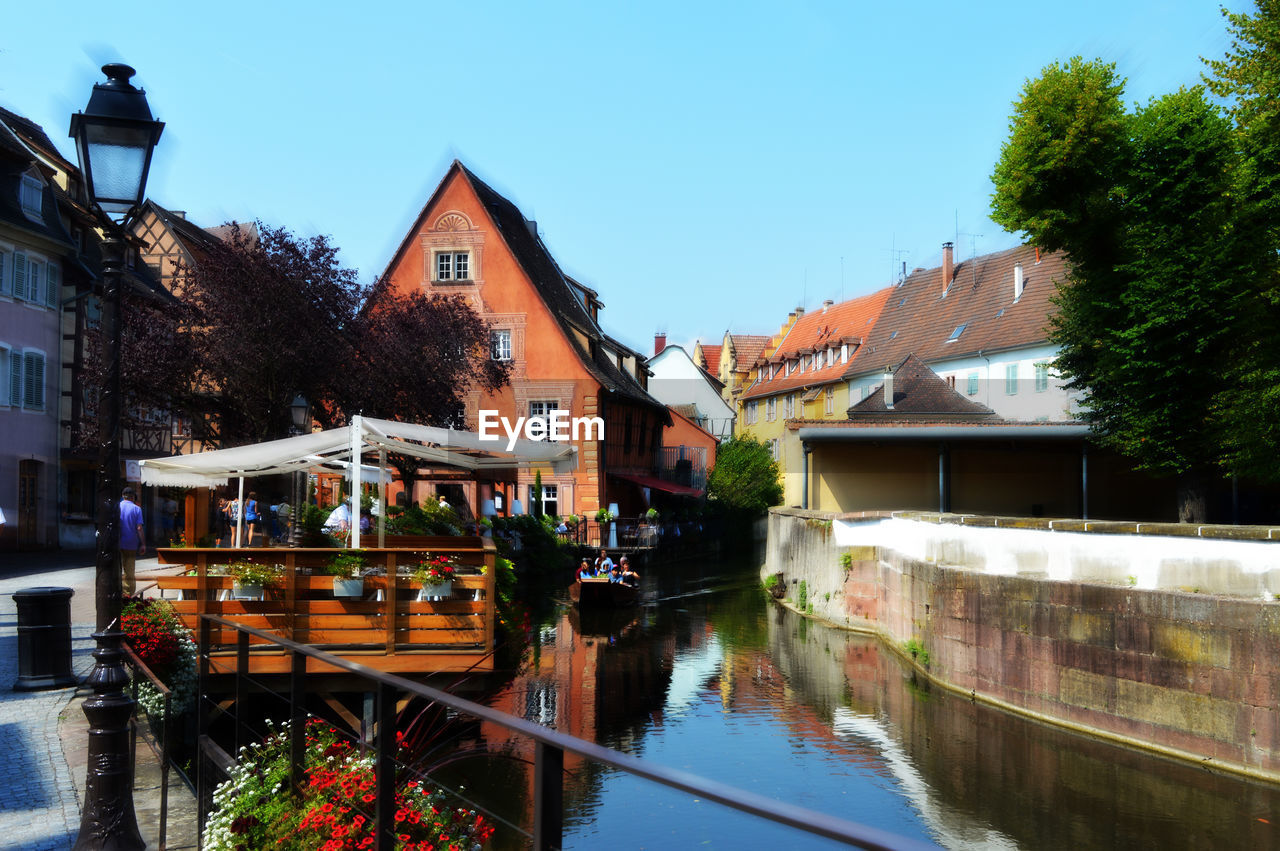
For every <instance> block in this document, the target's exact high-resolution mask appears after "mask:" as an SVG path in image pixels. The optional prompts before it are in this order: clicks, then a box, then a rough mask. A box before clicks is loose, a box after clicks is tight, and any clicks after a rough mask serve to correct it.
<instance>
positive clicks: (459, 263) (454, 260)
mask: <svg viewBox="0 0 1280 851" xmlns="http://www.w3.org/2000/svg"><path fill="white" fill-rule="evenodd" d="M436 280H437V281H469V280H471V253H470V252H467V251H441V252H438V253H437V254H436Z"/></svg>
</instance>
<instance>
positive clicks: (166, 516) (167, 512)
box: [160, 497, 178, 546]
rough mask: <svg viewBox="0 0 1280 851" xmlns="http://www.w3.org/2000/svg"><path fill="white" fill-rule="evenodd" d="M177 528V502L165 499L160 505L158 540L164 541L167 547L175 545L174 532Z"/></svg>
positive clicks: (170, 498) (169, 498)
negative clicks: (159, 533) (159, 532)
mask: <svg viewBox="0 0 1280 851" xmlns="http://www.w3.org/2000/svg"><path fill="white" fill-rule="evenodd" d="M177 528H178V501H177V500H176V499H173V498H172V497H167V498H165V500H164V502H163V503H161V505H160V530H161V533H162V534H161V537H160V540H162V541H165V542H166V543H168V544H169V546H173V545H174V544H175V543H177V538H176V537H174V532H175V531H176V530H177Z"/></svg>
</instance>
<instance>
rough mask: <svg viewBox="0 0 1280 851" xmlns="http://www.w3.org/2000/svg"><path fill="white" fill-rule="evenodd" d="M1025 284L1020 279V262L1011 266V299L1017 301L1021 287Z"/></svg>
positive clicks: (1020, 295) (1020, 296)
mask: <svg viewBox="0 0 1280 851" xmlns="http://www.w3.org/2000/svg"><path fill="white" fill-rule="evenodd" d="M1023 286H1025V284H1024V283H1023V279H1022V264H1021V263H1019V264H1017V265H1016V266H1014V267H1013V300H1014V301H1017V300H1018V299H1020V298H1022V288H1023Z"/></svg>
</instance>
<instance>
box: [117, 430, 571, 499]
mask: <svg viewBox="0 0 1280 851" xmlns="http://www.w3.org/2000/svg"><path fill="white" fill-rule="evenodd" d="M357 429H358V430H359V434H356V433H355V432H356V430H357ZM353 447H359V449H358V450H355V451H358V452H361V453H362V452H364V451H369V450H373V451H376V450H378V449H385V450H386V451H387V452H392V453H399V454H402V455H411V456H414V457H417V458H421V459H423V461H424V465H423V466H427V467H448V468H451V469H455V470H465V471H468V472H481V471H485V470H501V469H511V468H513V467H519V468H526V469H527V468H533V467H550V468H551V471H552V473H554V474H557V475H560V474H563V473H568V472H572V471H573V470H574V468H576V467H577V461H578V458H577V447H575V446H572V445H570V444H567V443H551V442H545V441H537V440H517V441H516V442H515V446H514V447H513V448H512V451H510V452H508V451H506V447H507V440H506V438H503V439H501V440H483V439H481V437H480V435H479V434H476V433H475V432H470V431H456V430H453V429H447V428H436V427H434V426H424V425H418V424H416V423H401V422H394V421H392V420H377V419H371V418H368V417H354V418H352V423H351V425H350V426H348V427H346V428H338V429H329V430H328V431H321V432H314V433H312V434H303V435H299V436H297V437H286V438H282V439H281V440H271V441H267V442H266V443H256V444H253V445H251V446H234V447H232V448H230V449H218V450H214V451H211V452H200V453H196V454H192V455H173V456H170V457H168V458H148V459H146V460H144V461H141V462H140V464H141V469H142V483H143V484H147V485H173V486H178V487H214V486H217V485H225V484H226V483H227V482H228V481H229V480H231V479H233V478H252V477H254V476H268V475H273V474H278V473H292V472H295V471H298V470H325V469H330V470H335V471H336V470H347V471H348V477H351V474H350V466H351V457H352V455H353V454H354V453H353ZM361 468H362V469H361V470H360V472H359V474H358V475H357V476H355V477H354V478H356V479H357V480H359V479H368V478H374V477H375V476H376V475H377V474H378V469H377V468H376V467H369V466H368V465H361ZM366 471H367V472H366Z"/></svg>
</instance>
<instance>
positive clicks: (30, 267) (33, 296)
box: [27, 258, 44, 304]
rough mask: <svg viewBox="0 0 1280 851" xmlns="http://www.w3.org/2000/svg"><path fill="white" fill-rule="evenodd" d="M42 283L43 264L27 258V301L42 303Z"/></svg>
mask: <svg viewBox="0 0 1280 851" xmlns="http://www.w3.org/2000/svg"><path fill="white" fill-rule="evenodd" d="M42 284H44V264H43V263H41V262H39V261H37V260H32V259H30V258H27V301H30V302H32V303H34V304H43V303H44V296H43V295H41V289H40V287H41V285H42Z"/></svg>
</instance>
